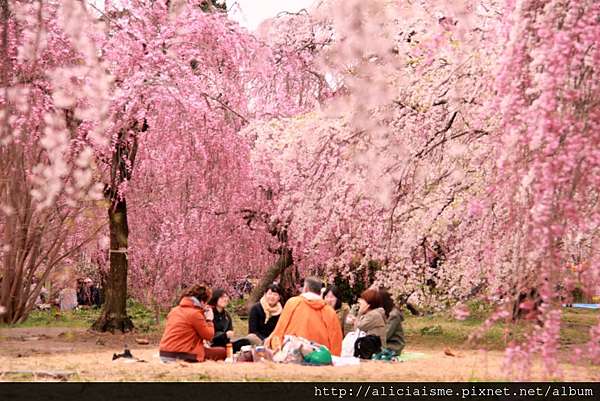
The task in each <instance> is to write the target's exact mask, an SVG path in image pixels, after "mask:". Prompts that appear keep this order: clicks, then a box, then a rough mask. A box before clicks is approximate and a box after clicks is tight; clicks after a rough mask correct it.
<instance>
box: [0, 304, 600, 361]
mask: <svg viewBox="0 0 600 401" xmlns="http://www.w3.org/2000/svg"><path fill="white" fill-rule="evenodd" d="M235 307H236V305H232V306H231V308H230V311H229V312H230V314H231V316H232V318H233V327H234V331H235V335H236V337H242V336H244V335H246V334H247V333H248V320H247V319H242V318H240V317H239V316H237V315H236V314H235V313H233V310H234V309H235ZM469 309H470V312H471V313H470V315H469V317H468V318H467V319H466V320H463V321H459V320H456V319H454V318H453V317H452V316H451V315H450V314H449V313H448V312H440V313H435V314H432V315H427V316H419V317H416V316H412V315H411V314H410V313H408V312H405V321H404V324H403V326H404V332H405V336H406V340H407V344H409V345H413V346H421V347H439V346H445V347H452V348H482V349H488V350H501V349H504V348H505V347H506V345H507V341H509V340H510V339H512V338H514V339H517V340H519V339H522V338H523V336H524V335H525V333H526V332H527V327H526V325H525V324H524V323H522V322H520V323H518V324H516V325H514V326H513V327H512V329H513V331H514V334H513V335H512V337H510V336H508V332H507V326H506V324H504V323H498V324H495V325H493V326H492V327H491V328H490V329H489V330H487V331H486V332H484V333H483V335H482V336H481V338H479V339H478V340H476V341H474V342H472V343H468V342H467V340H468V338H469V336H470V335H471V334H472V333H474V332H476V331H477V330H478V329H479V327H480V326H481V324H482V323H483V322H484V321H485V320H486V319H487V317H488V316H489V315H490V313H491V310H490V308H489V307H488V306H487V305H484V304H481V303H477V302H474V303H471V304H469ZM127 311H128V313H129V315H130V316H131V318H132V320H133V322H134V325H135V327H136V330H137V331H138V332H142V333H153V332H161V331H162V330H163V328H164V322H165V318H166V313H162V314H161V315H160V316H159V317H160V322H159V324H157V323H156V315H155V313H154V312H153V311H151V310H150V309H148V308H146V307H145V306H144V305H142V304H140V303H138V302H136V301H134V300H131V299H130V300H128V302H127ZM99 315H100V309H78V310H74V311H69V312H60V311H58V310H56V309H53V310H51V311H34V312H32V313H31V314H30V316H29V318H28V319H27V321H25V322H24V323H20V324H18V325H15V326H13V327H23V328H27V327H73V328H88V327H90V326H91V325H92V323H93V322H94V321H95V320H96V319H97V318H98V316H99ZM599 316H600V311H598V310H590V309H575V308H564V309H563V325H562V328H561V339H560V342H561V345H563V346H564V347H567V348H568V347H571V346H573V345H577V344H584V343H586V342H587V341H588V340H589V328H590V327H592V326H593V325H594V324H596V322H597V321H598V317H599ZM2 327H8V326H6V325H0V328H2ZM67 340H68V339H67Z"/></svg>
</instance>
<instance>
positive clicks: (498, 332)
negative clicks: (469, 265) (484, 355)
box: [403, 303, 600, 350]
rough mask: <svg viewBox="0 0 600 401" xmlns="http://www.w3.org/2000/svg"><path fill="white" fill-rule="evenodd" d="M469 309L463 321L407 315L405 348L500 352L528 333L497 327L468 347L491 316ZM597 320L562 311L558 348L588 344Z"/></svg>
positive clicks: (591, 313)
mask: <svg viewBox="0 0 600 401" xmlns="http://www.w3.org/2000/svg"><path fill="white" fill-rule="evenodd" d="M469 309H470V311H471V314H470V316H469V317H468V318H467V319H466V320H463V321H459V320H456V319H453V318H452V317H451V316H450V315H449V313H447V312H440V313H436V314H432V315H428V316H420V317H415V316H412V315H410V314H408V313H406V314H405V318H406V320H405V321H404V325H403V326H404V332H405V336H406V340H407V344H418V345H422V346H434V345H437V346H440V345H442V346H448V347H456V348H465V347H468V348H474V347H479V348H483V349H488V350H501V349H504V348H505V347H506V346H507V343H508V341H510V340H512V339H515V340H522V339H523V338H524V336H525V334H526V333H527V326H526V323H525V322H522V321H521V322H519V323H517V324H514V325H513V327H512V329H513V334H512V335H509V334H508V330H507V329H508V326H507V325H506V324H505V323H497V324H495V325H493V326H492V327H491V328H490V329H489V330H487V331H486V332H484V333H483V335H482V336H481V338H480V339H478V340H474V341H473V342H472V343H467V340H468V338H469V336H470V335H471V334H472V333H475V332H476V331H477V330H478V329H479V327H480V326H481V324H483V322H485V320H486V319H487V317H488V316H489V315H490V313H491V310H489V308H487V307H486V306H483V305H481V304H478V303H473V304H471V305H469ZM599 317H600V312H599V311H597V310H590V309H575V308H564V309H563V325H562V327H561V332H560V335H561V338H560V342H561V344H562V345H563V346H571V345H576V344H584V343H586V342H587V341H589V329H590V327H592V326H593V325H594V324H596V323H597V321H598V318H599Z"/></svg>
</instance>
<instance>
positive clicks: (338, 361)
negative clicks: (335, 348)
mask: <svg viewBox="0 0 600 401" xmlns="http://www.w3.org/2000/svg"><path fill="white" fill-rule="evenodd" d="M427 357H428V355H427V354H424V353H423V352H403V353H402V354H401V355H400V356H399V357H397V361H398V362H408V361H415V360H418V359H424V358H427ZM332 359H333V366H352V365H359V364H360V363H361V360H360V359H359V358H355V357H353V356H342V357H339V356H335V355H334V356H333V357H332Z"/></svg>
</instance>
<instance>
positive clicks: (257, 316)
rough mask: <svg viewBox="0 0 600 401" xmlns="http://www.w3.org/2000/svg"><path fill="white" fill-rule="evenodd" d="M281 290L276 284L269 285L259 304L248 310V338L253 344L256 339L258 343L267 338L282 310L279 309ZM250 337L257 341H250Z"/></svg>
mask: <svg viewBox="0 0 600 401" xmlns="http://www.w3.org/2000/svg"><path fill="white" fill-rule="evenodd" d="M280 300H281V288H280V287H279V285H277V284H271V285H269V286H268V287H267V291H266V292H265V294H264V295H263V296H262V298H261V299H260V301H259V302H257V303H256V304H254V305H253V306H252V308H251V309H250V315H249V317H248V337H249V338H250V339H251V341H253V342H254V343H255V342H257V341H256V340H257V339H258V340H259V341H260V343H261V344H262V342H263V341H264V340H265V338H267V337H269V336H270V335H271V333H272V332H273V330H275V326H276V325H277V321H278V320H279V316H280V315H281V311H282V310H283V308H282V307H281V302H280ZM251 335H255V336H256V337H257V339H252V338H251Z"/></svg>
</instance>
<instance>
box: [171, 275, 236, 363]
mask: <svg viewBox="0 0 600 401" xmlns="http://www.w3.org/2000/svg"><path fill="white" fill-rule="evenodd" d="M210 296H211V291H210V289H209V288H208V287H206V286H205V285H200V284H197V285H194V286H192V287H190V288H188V289H186V290H185V291H184V292H183V294H182V296H181V300H180V301H179V305H178V306H176V307H174V308H173V309H171V311H170V312H169V314H168V315H167V325H166V327H165V332H164V333H163V336H162V338H161V340H160V346H159V354H160V357H161V360H163V361H165V362H166V361H172V360H175V359H183V360H185V361H188V362H202V361H204V360H205V359H212V360H216V361H218V360H225V358H226V356H227V351H226V349H225V348H224V347H204V340H206V341H210V340H212V338H213V336H214V335H215V328H214V324H213V317H214V315H213V310H212V308H211V307H210V306H209V305H208V304H207V302H208V300H209V298H210Z"/></svg>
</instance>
